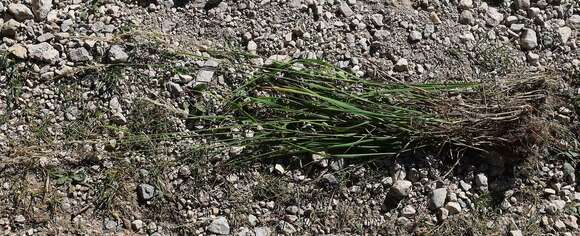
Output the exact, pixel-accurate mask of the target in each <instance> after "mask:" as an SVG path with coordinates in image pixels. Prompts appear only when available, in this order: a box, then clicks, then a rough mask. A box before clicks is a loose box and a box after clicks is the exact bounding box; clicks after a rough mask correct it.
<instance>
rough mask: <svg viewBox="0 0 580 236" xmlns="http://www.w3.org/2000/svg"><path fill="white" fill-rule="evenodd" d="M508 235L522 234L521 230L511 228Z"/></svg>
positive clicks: (518, 235) (516, 235)
mask: <svg viewBox="0 0 580 236" xmlns="http://www.w3.org/2000/svg"><path fill="white" fill-rule="evenodd" d="M510 236H524V235H523V234H522V231H521V230H512V231H510Z"/></svg>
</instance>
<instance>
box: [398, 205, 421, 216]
mask: <svg viewBox="0 0 580 236" xmlns="http://www.w3.org/2000/svg"><path fill="white" fill-rule="evenodd" d="M416 213H417V210H415V208H414V207H413V206H411V205H407V206H405V207H404V208H403V209H402V210H401V214H402V215H403V216H406V217H410V216H413V215H415V214H416Z"/></svg>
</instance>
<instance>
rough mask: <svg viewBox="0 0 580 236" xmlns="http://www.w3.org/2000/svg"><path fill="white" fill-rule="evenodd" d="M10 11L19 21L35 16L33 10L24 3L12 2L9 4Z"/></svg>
mask: <svg viewBox="0 0 580 236" xmlns="http://www.w3.org/2000/svg"><path fill="white" fill-rule="evenodd" d="M8 13H10V15H12V16H13V17H14V19H16V20H17V21H20V22H22V21H25V20H30V19H33V18H34V15H33V14H32V11H31V10H30V8H28V7H27V6H26V5H24V4H10V5H8Z"/></svg>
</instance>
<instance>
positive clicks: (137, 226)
mask: <svg viewBox="0 0 580 236" xmlns="http://www.w3.org/2000/svg"><path fill="white" fill-rule="evenodd" d="M143 225H144V224H143V221H141V220H134V221H133V222H131V227H132V228H133V230H135V231H140V230H141V229H143Z"/></svg>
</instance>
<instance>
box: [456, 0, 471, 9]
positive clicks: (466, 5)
mask: <svg viewBox="0 0 580 236" xmlns="http://www.w3.org/2000/svg"><path fill="white" fill-rule="evenodd" d="M459 8H461V9H471V8H473V0H461V1H459Z"/></svg>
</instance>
